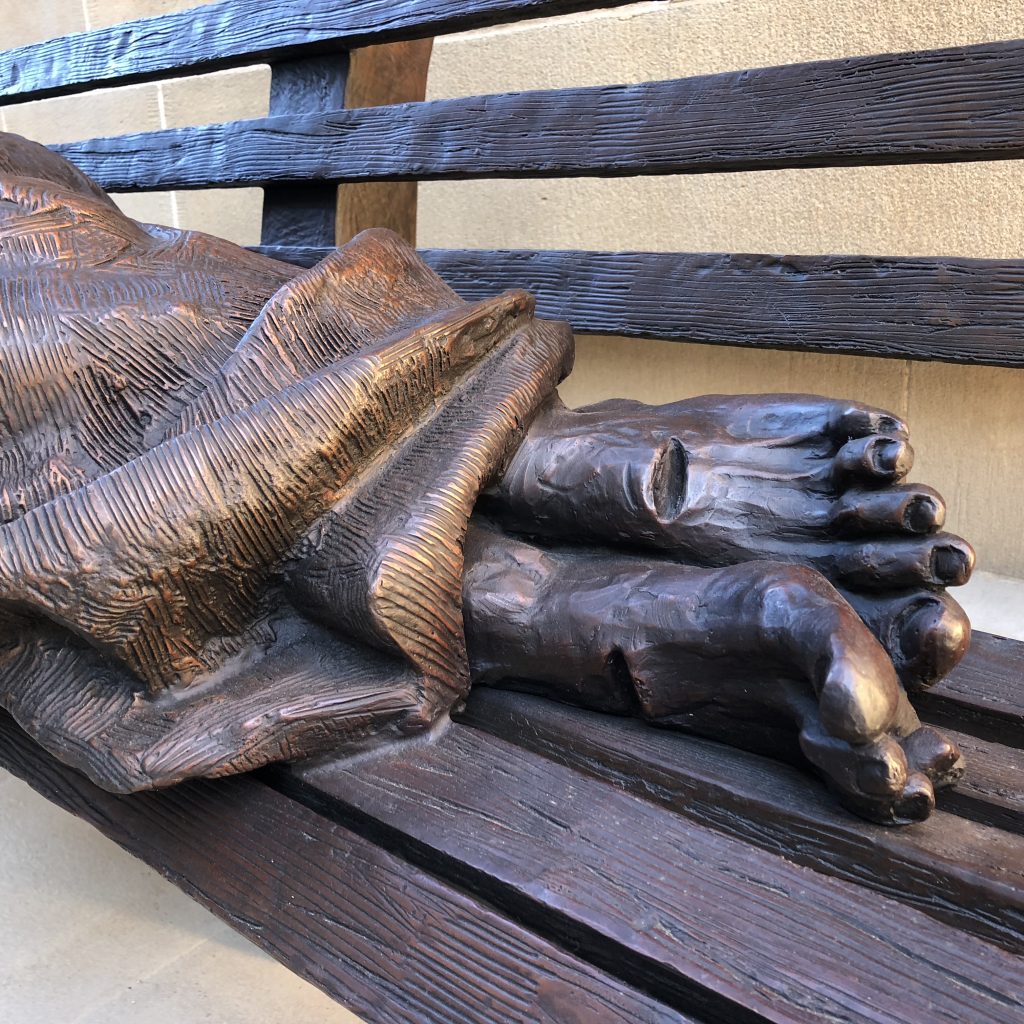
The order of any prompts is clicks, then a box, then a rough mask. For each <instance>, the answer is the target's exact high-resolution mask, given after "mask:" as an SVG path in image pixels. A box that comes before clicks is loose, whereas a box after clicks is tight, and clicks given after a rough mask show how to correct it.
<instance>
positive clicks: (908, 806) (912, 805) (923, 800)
mask: <svg viewBox="0 0 1024 1024" xmlns="http://www.w3.org/2000/svg"><path fill="white" fill-rule="evenodd" d="M893 810H894V812H895V815H896V820H897V821H924V820H925V818H927V817H928V815H929V814H931V813H932V811H933V810H935V791H934V790H933V789H932V784H931V782H929V781H928V777H927V776H926V775H923V774H922V773H921V772H914V773H913V774H912V775H911V776H910V778H908V779H907V784H906V786H904V788H903V795H902V796H901V797H900V798H899V800H898V801H897V802H896V806H895V807H894V809H893Z"/></svg>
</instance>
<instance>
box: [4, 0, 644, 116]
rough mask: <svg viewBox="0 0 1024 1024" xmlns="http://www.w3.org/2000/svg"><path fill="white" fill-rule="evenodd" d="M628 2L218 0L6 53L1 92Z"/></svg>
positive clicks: (70, 86)
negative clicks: (284, 1)
mask: <svg viewBox="0 0 1024 1024" xmlns="http://www.w3.org/2000/svg"><path fill="white" fill-rule="evenodd" d="M629 2H631V0H346V2H345V3H338V0H292V2H290V3H289V4H288V5H287V16H285V15H284V13H283V11H282V7H281V5H279V4H267V3H266V2H264V0H220V2H219V3H212V4H207V5H205V6H203V7H198V8H194V9H192V10H187V11H178V12H176V13H173V14H168V15H164V16H162V17H158V18H145V19H141V20H138V21H130V22H127V23H123V24H120V25H111V26H110V27H109V28H101V29H96V30H94V31H92V32H83V33H78V34H75V35H70V36H63V37H61V38H58V39H50V40H47V41H46V42H43V43H34V44H32V45H30V46H22V47H17V48H15V49H12V50H7V51H5V52H2V53H0V97H4V98H8V99H10V100H14V101H21V100H28V99H39V98H41V97H43V96H53V95H66V94H68V93H73V92H83V91H85V90H86V89H90V88H96V87H97V86H100V85H106V86H110V85H125V84H127V83H129V82H138V81H142V80H145V79H149V78H170V77H174V76H179V75H194V74H199V73H201V72H206V71H213V70H216V69H217V68H223V67H231V66H235V65H243V64H258V63H260V62H262V61H270V62H273V61H278V60H282V59H285V58H290V57H296V56H310V55H312V54H316V53H325V52H329V51H332V50H333V51H337V50H345V49H351V48H353V47H356V46H369V45H371V44H374V43H384V42H389V41H392V40H396V39H409V38H417V37H422V36H435V35H444V34H446V33H449V32H463V31H466V30H468V29H472V28H480V27H482V26H485V25H494V24H500V23H502V22H510V21H517V20H519V19H522V18H539V17H543V16H546V15H552V14H566V13H569V12H572V11H584V10H592V9H594V8H600V7H617V6H621V5H622V4H625V3H629Z"/></svg>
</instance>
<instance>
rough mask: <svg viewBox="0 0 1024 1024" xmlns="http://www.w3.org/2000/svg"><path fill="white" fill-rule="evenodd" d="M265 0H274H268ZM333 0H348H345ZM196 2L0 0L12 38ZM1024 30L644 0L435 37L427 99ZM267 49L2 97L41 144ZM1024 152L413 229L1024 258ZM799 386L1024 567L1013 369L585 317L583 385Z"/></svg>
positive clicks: (442, 193) (848, 1)
mask: <svg viewBox="0 0 1024 1024" xmlns="http://www.w3.org/2000/svg"><path fill="white" fill-rule="evenodd" d="M268 2H269V0H268ZM339 2H344V0H339ZM194 6H198V3H197V0H35V2H33V3H32V4H26V3H24V0H0V24H3V25H4V31H3V36H2V41H3V45H4V46H5V47H10V46H16V45H20V44H22V43H28V42H34V41H36V40H39V39H42V38H47V37H49V36H54V35H62V34H66V33H70V32H80V31H83V30H86V29H89V28H98V27H100V26H103V25H109V24H114V23H117V22H119V21H123V20H128V19H131V18H138V17H147V16H151V15H157V14H164V13H168V12H170V11H173V10H180V9H183V8H186V7H194ZM1021 36H1024V0H658V2H649V3H638V4H635V5H632V6H630V7H626V8H620V9H617V10H613V11H604V12H591V13H585V14H579V15H572V16H567V17H564V18H558V19H545V20H540V21H536V22H527V23H523V24H520V25H515V26H510V27H504V28H496V29H487V30H481V31H478V32H471V33H465V34H463V35H459V36H451V37H444V38H439V39H438V40H437V41H436V42H435V47H434V55H433V59H432V63H431V72H430V79H429V83H428V97H429V98H442V97H448V96H458V95H468V94H474V93H487V92H501V91H505V90H515V89H533V88H557V87H561V86H569V85H587V84H604V83H613V82H635V81H644V80H649V79H656V78H672V77H680V76H684V75H692V74H703V73H712V72H716V71H728V70H734V69H738V68H744V67H757V66H764V65H769V64H780V63H789V62H793V61H804V60H818V59H833V58H840V57H847V56H855V55H858V54H869V53H881V52H886V51H895V50H903V49H926V48H932V47H941V46H957V45H966V44H970V43H975V42H982V41H986V40H994V39H1009V38H1019V37H1021ZM268 96H269V72H268V69H267V68H266V67H254V68H247V69H242V70H236V71H227V72H218V73H215V74H210V75H203V76H198V77H194V78H185V79H174V80H170V81H166V82H159V83H150V84H145V85H138V86H129V87H126V88H121V89H105V90H97V91H95V92H92V93H87V94H83V95H79V96H74V97H68V98H59V99H51V100H41V101H38V102H33V103H27V104H22V105H7V106H0V128H2V129H4V130H7V131H13V132H18V133H21V134H23V135H27V136H29V137H31V138H35V139H37V140H39V141H41V142H44V143H54V142H64V141H73V140H75V139H81V138H90V137H93V136H97V135H112V134H121V133H124V132H131V131H145V130H152V129H157V128H163V127H174V126H182V125H188V124H203V123H209V122H213V121H223V120H230V119H233V118H247V117H259V116H262V115H263V114H265V113H266V110H267V103H268ZM1022 184H1024V163H1022V162H1021V161H998V162H987V163H969V164H947V165H933V166H928V165H919V166H908V167H891V168H886V167H879V168H841V169H813V170H797V171H788V170H787V171H761V172H751V173H736V174H724V175H695V176H668V177H660V178H640V179H585V178H579V179H567V180H550V181H506V180H489V181H483V182H435V183H428V184H426V185H423V186H421V189H420V214H419V224H420V226H419V239H418V241H419V244H421V245H424V246H455V247H492V246H495V247H512V248H517V247H540V248H588V249H591V248H592V249H630V248H634V249H635V248H639V249H652V250H665V251H671V250H697V251H740V252H743V251H745V252H792V253H829V252H835V253H869V254H902V255H922V256H927V255H958V256H976V257H1019V256H1020V255H1021V253H1022V250H1024V204H1022V202H1021V193H1022V187H1021V186H1022ZM118 198H119V202H121V204H122V206H123V207H124V208H125V209H126V210H127V211H128V212H129V213H130V214H132V215H133V216H135V217H138V218H140V219H143V220H151V221H157V222H160V223H165V224H173V225H176V226H180V227H193V228H201V229H203V230H206V231H210V232H212V233H214V234H219V235H223V236H225V237H227V238H231V239H233V240H235V241H238V242H240V243H242V244H254V243H255V242H257V241H258V239H259V219H260V204H261V195H260V191H259V190H258V189H239V190H209V191H205V192H178V193H154V194H148V195H130V196H122V197H118ZM770 391H814V392H818V393H824V394H830V395H836V396H842V397H847V398H853V399H858V400H861V401H866V402H871V403H873V404H876V405H881V406H884V407H886V408H889V409H892V410H894V411H896V412H898V413H899V414H900V415H902V416H904V417H906V418H907V419H909V421H910V424H911V427H912V436H913V441H914V446H915V448H916V450H917V455H918V460H917V469H916V470H915V477H916V478H917V479H920V480H926V481H927V482H929V483H932V484H934V485H935V486H937V487H938V488H939V490H940V491H942V493H943V494H944V495H945V496H946V498H947V500H948V501H949V504H950V517H949V523H950V526H951V527H952V528H953V529H956V530H958V531H959V532H961V533H963V534H964V535H966V536H967V537H968V538H969V539H970V540H972V541H973V542H974V544H975V545H976V546H977V548H978V552H979V558H980V566H981V567H982V568H984V569H987V570H990V571H994V572H1001V573H1007V574H1012V575H1017V576H1021V577H1024V529H1021V514H1020V507H1021V505H1022V504H1024V476H1022V474H1021V470H1020V460H1021V456H1022V455H1024V372H1022V371H1013V370H1001V369H992V368H982V367H950V366H943V365H941V364H929V363H911V362H907V361H901V360H877V359H863V358H855V357H850V356H818V355H806V354H799V353H791V352H754V351H739V350H733V349H726V348H716V347H712V346H703V345H700V346H698V345H678V344H671V343H663V342H637V341H622V342H619V341H616V340H615V339H610V338H601V337H581V338H580V343H579V352H578V358H577V369H576V372H575V373H574V374H573V376H572V378H571V379H570V381H569V382H568V383H567V385H566V386H565V393H566V396H567V398H568V399H569V400H570V401H571V402H573V403H577V404H581V403H584V402H590V401H597V400H599V399H602V398H606V397H610V396H612V395H617V394H618V395H623V394H624V395H628V396H630V397H636V398H641V399H644V400H647V401H652V402H661V401H669V400H672V399H675V398H679V397H685V396H687V395H693V394H702V393H707V392H770Z"/></svg>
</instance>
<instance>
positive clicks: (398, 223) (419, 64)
mask: <svg viewBox="0 0 1024 1024" xmlns="http://www.w3.org/2000/svg"><path fill="white" fill-rule="evenodd" d="M433 46H434V41H433V40H432V39H413V40H408V41H404V42H397V43H384V44H382V45H381V46H367V47H364V48H363V49H361V50H354V51H353V52H352V54H351V55H350V61H351V63H350V68H349V76H348V86H347V88H346V90H345V106H346V107H349V108H357V107H379V106H384V105H386V104H388V103H413V102H418V101H421V100H423V99H424V98H425V96H426V93H427V69H428V68H429V66H430V54H431V51H432V50H433ZM417 189H418V186H417V184H416V182H415V181H350V182H347V183H346V184H344V185H342V186H341V187H340V188H339V189H338V231H337V237H336V238H335V242H336V243H337V244H338V245H344V244H345V242H347V241H348V240H349V239H350V238H354V237H355V236H356V235H358V234H359V232H360V231H365V230H366V229H367V228H388V229H389V230H391V231H394V232H395V234H397V235H401V237H402V238H404V239H405V240H406V241H407V242H409V243H411V244H413V245H415V243H416V194H417Z"/></svg>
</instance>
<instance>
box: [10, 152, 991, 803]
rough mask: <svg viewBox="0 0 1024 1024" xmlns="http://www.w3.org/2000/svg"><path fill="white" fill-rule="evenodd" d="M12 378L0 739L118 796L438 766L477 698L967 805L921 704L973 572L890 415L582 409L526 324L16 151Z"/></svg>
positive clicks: (699, 407)
mask: <svg viewBox="0 0 1024 1024" xmlns="http://www.w3.org/2000/svg"><path fill="white" fill-rule="evenodd" d="M0 364H2V370H0V391H2V394H0V524H2V525H0V624H2V632H0V705H2V706H3V708H5V709H6V710H7V711H9V712H10V713H11V714H12V715H13V716H14V717H15V718H16V720H17V721H18V722H19V723H20V724H21V725H22V726H23V727H24V728H25V729H26V730H27V731H28V732H29V733H30V734H31V735H32V736H34V737H35V738H36V739H37V740H38V741H39V742H40V743H41V744H42V745H43V746H45V747H46V748H47V749H48V750H50V751H51V752H52V753H53V754H55V755H56V756H57V757H58V758H60V759H61V760H63V761H65V762H67V763H69V764H71V765H74V766H75V767H77V768H79V769H81V770H82V771H83V772H85V773H86V774H87V775H88V776H89V777H90V778H92V779H93V780H94V781H95V782H96V783H98V784H99V785H101V786H103V787H105V788H107V789H110V790H114V791H117V792H128V791H134V790H140V789H147V788H152V787H157V786H167V785H170V784H173V783H176V782H179V781H180V780H183V779H186V778H189V777H194V776H219V775H226V774H230V773H233V772H240V771H246V770H249V769H252V768H256V767H258V766H260V765H264V764H267V763H270V762H274V761H280V760H289V761H290V760H297V759H300V758H306V757H311V756H315V755H324V754H328V753H332V754H338V755H341V754H345V753H347V752H356V751H361V750H365V749H367V748H369V747H371V746H373V745H375V744H380V743H383V742H390V743H395V742H399V741H401V740H403V739H408V738H411V737H416V736H422V735H423V734H425V733H429V732H432V731H436V730H438V729H441V728H443V726H444V724H445V722H446V721H447V718H448V715H449V712H450V711H451V710H452V709H453V708H454V707H456V706H457V705H458V704H459V703H460V702H461V701H462V700H463V699H464V698H465V697H466V695H467V693H468V691H469V689H470V686H471V684H477V685H487V686H507V687H514V688H517V689H522V690H528V691H531V692H534V693H539V694H544V695H547V696H549V697H551V698H554V699H556V700H560V701H567V702H572V703H575V704H580V705H584V706H586V707H589V708H595V709H600V710H603V711H607V712H613V713H618V714H630V715H638V716H641V717H642V718H644V719H646V720H647V721H649V722H650V723H652V725H658V726H669V727H675V728H680V729H685V730H690V731H693V732H698V733H701V734H704V735H707V736H711V737H715V738H718V739H720V740H723V741H724V742H727V743H733V744H737V745H741V746H745V747H748V748H751V749H754V750H757V751H760V752H762V753H768V754H776V755H780V756H787V757H788V756H792V755H793V754H794V752H797V754H798V756H800V757H802V758H804V759H805V761H806V762H807V763H808V764H809V765H811V766H813V768H814V769H815V770H816V771H817V772H818V773H819V774H821V775H822V776H823V777H824V779H825V780H826V781H827V783H828V784H829V785H830V786H831V788H832V789H833V790H834V791H835V792H836V794H837V795H838V796H839V798H840V799H841V800H842V801H843V802H844V803H845V804H846V805H847V806H848V807H849V808H851V809H853V810H855V811H856V812H858V813H859V814H861V815H863V816H865V817H868V818H870V819H873V820H875V821H881V822H887V823H899V822H907V821H913V820H918V819H921V818H924V817H926V816H927V815H928V813H929V812H930V810H931V808H932V807H933V806H934V790H935V789H937V788H938V787H940V786H944V785H948V784H949V783H951V782H952V781H954V780H955V779H956V777H957V776H958V775H959V773H960V771H961V761H960V756H959V752H958V750H957V748H956V746H955V745H954V744H953V743H952V742H951V741H950V740H948V739H947V738H945V737H944V736H943V735H941V734H940V733H939V732H937V731H936V730H934V729H932V728H930V727H927V726H922V725H921V723H920V721H919V720H918V718H917V715H916V714H915V713H914V710H913V708H912V707H911V704H910V702H909V700H908V697H907V694H908V693H912V692H913V691H914V690H916V689H919V688H921V687H926V686H928V685H930V684H932V683H934V682H935V681H936V680H937V679H939V678H940V677H941V676H942V675H944V674H945V673H947V672H948V671H949V670H950V669H951V668H952V667H953V666H954V665H955V664H956V662H957V661H958V660H959V659H960V658H961V656H962V655H963V653H964V651H965V649H966V646H967V643H968V638H969V627H968V624H967V621H966V618H965V616H964V614H963V612H962V611H961V610H960V609H959V607H958V606H957V605H956V604H955V603H954V602H953V601H952V600H951V599H950V598H949V597H948V596H947V595H946V593H945V588H946V587H948V586H952V585H957V584H961V583H964V582H965V581H966V579H967V577H968V576H969V574H970V572H971V568H972V565H973V560H974V556H973V552H972V550H971V548H970V547H969V545H967V544H966V543H964V542H963V541H962V540H960V539H959V538H957V537H953V536H951V535H949V534H945V533H941V532H939V531H940V529H941V527H942V522H943V516H944V507H943V503H942V499H941V498H940V497H939V495H938V494H936V492H935V491H934V490H932V489H931V488H928V487H924V486H919V485H916V484H906V483H904V482H903V481H904V479H905V477H906V476H907V473H908V471H909V469H910V465H911V458H912V452H911V449H910V446H909V445H908V442H907V431H906V427H905V426H904V425H903V423H901V422H900V420H899V419H897V418H896V417H895V416H892V415H889V414H888V413H885V412H882V411H879V410H877V409H873V408H868V407H866V406H862V405H858V404H856V403H853V402H843V401H835V400H831V399H824V398H815V397H811V396H807V395H756V396H748V397H738V396H709V397H706V398H699V399H693V400H687V401H682V402H678V403H676V404H674V405H669V406H664V407H659V408H653V407H650V406H646V405H642V404H639V403H635V402H627V401H613V402H605V403H602V404H601V405H597V406H593V407H590V408H586V409H580V410H575V411H574V410H570V409H567V408H566V407H565V406H564V405H563V404H562V403H561V402H560V401H559V398H558V393H557V391H556V386H557V385H558V383H559V381H560V380H561V379H562V378H563V377H564V376H565V375H566V374H567V373H568V372H569V369H570V367H571V364H572V334H571V332H570V330H569V327H568V326H567V325H566V324H562V323H552V322H545V321H543V320H538V319H535V318H534V315H533V303H532V300H531V298H530V296H529V295H528V294H526V293H524V292H519V291H515V292H508V293H506V294H504V295H499V296H497V297H496V298H493V299H489V300H486V301H483V302H477V303H467V302H464V301H463V300H461V299H460V298H459V296H458V295H456V294H455V293H454V292H453V291H452V290H451V289H450V288H448V287H447V286H446V285H445V283H444V282H443V281H442V280H441V279H440V278H438V277H437V276H436V275H435V274H434V273H432V272H431V270H430V269H428V268H427V267H426V266H425V265H424V264H423V263H422V262H421V261H420V260H419V258H418V257H417V255H416V253H415V251H414V250H413V249H411V248H410V247H409V246H408V245H407V244H405V243H404V242H403V241H402V240H401V239H399V238H398V237H397V236H395V235H393V234H390V233H388V232H385V231H370V232H365V233H364V234H362V235H359V236H358V237H357V238H355V239H354V240H353V241H352V242H350V243H349V244H348V245H346V246H344V247H343V248H341V249H339V250H337V251H336V252H334V253H333V254H331V255H330V256H328V257H327V258H326V259H325V260H323V262H321V263H320V264H319V265H318V266H316V267H313V268H312V269H309V270H298V269H297V268H295V267H292V266H289V265H285V264H281V263H278V262H275V261H273V260H270V259H266V258H264V257H262V256H259V255H256V254H253V253H251V252H248V251H246V250H244V249H241V248H239V247H237V246H235V245H232V244H230V243H228V242H224V241H220V240H218V239H216V238H212V237H209V236H207V235H203V234H199V233H195V232H186V231H178V230H172V229H169V228H163V227H154V226H151V225H144V224H138V223H136V222H134V221H132V220H130V219H129V218H127V217H125V216H124V215H123V214H122V213H120V212H119V211H118V209H117V208H116V207H115V206H114V204H113V203H112V202H111V200H110V199H108V198H107V197H106V196H105V195H104V194H103V192H102V191H101V190H100V189H99V188H98V187H97V186H96V185H95V184H94V183H93V182H91V181H90V180H89V179H87V178H86V177H85V176H84V175H82V174H81V173H80V172H79V171H78V170H76V169H75V168H74V167H73V166H71V165H70V164H68V163H67V162H65V161H64V160H63V159H61V158H60V157H58V156H56V155H55V154H53V153H51V152H49V151H48V150H46V149H44V148H43V147H41V146H37V145H35V144H33V143H29V142H26V141H25V140H23V139H20V138H17V137H15V136H9V135H8V136H2V137H0ZM410 756H415V749H411V750H410ZM467 770H471V769H467Z"/></svg>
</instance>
